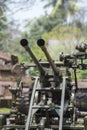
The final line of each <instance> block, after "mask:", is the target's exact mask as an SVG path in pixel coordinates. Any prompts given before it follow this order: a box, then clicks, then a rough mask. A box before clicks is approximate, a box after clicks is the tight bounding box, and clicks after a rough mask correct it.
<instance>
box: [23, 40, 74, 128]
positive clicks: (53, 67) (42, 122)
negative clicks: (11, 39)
mask: <svg viewBox="0 0 87 130" xmlns="http://www.w3.org/2000/svg"><path fill="white" fill-rule="evenodd" d="M37 44H38V46H39V47H40V48H41V49H42V51H43V52H44V54H45V56H46V58H47V60H48V65H49V68H47V67H46V66H45V67H43V66H44V64H45V63H43V64H40V63H39V62H38V60H37V59H36V57H35V56H34V54H33V53H32V51H31V49H30V48H29V46H28V41H27V40H26V39H22V40H21V45H22V46H23V47H24V48H25V50H26V51H27V52H28V54H29V55H30V56H31V58H32V59H33V61H34V62H35V64H36V66H37V67H38V70H39V72H40V76H37V77H36V78H35V83H34V86H33V92H32V96H31V102H30V107H29V112H28V117H27V122H26V127H25V130H36V129H38V130H45V129H46V128H47V129H58V130H62V129H68V128H70V129H71V128H73V125H72V126H71V127H70V125H69V124H72V123H73V113H74V112H73V106H72V103H71V101H70V100H71V91H72V84H71V77H70V73H69V70H68V69H67V68H65V72H62V71H61V69H60V68H62V67H63V64H61V65H60V64H59V63H55V62H54V61H53V60H52V58H51V56H50V55H49V53H48V51H47V49H46V47H45V41H44V40H43V39H39V40H38V41H37ZM48 65H47V66H48Z"/></svg>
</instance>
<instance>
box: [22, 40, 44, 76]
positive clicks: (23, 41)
mask: <svg viewBox="0 0 87 130" xmlns="http://www.w3.org/2000/svg"><path fill="white" fill-rule="evenodd" d="M20 44H21V46H23V47H24V48H25V50H26V51H27V52H28V54H29V55H30V56H31V58H32V59H33V61H34V63H35V64H36V65H37V67H38V70H39V72H40V74H41V75H45V70H44V69H43V68H42V66H41V64H40V63H39V62H38V60H37V58H36V57H35V55H34V54H33V52H32V51H31V49H30V47H29V46H28V41H27V40H26V39H22V40H21V41H20Z"/></svg>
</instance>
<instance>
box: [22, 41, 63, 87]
mask: <svg viewBox="0 0 87 130" xmlns="http://www.w3.org/2000/svg"><path fill="white" fill-rule="evenodd" d="M20 43H21V45H22V46H23V47H24V48H25V50H26V51H27V52H28V54H29V55H30V56H31V58H32V59H33V61H34V63H35V64H36V65H37V67H38V70H39V72H40V81H41V82H43V83H46V84H49V85H50V82H49V78H50V76H49V74H48V73H47V71H46V70H45V69H44V68H43V67H42V66H41V64H40V63H39V62H38V60H37V58H36V57H35V56H34V54H33V52H32V51H31V49H30V48H29V46H28V41H27V40H26V39H22V40H21V41H20ZM37 44H38V46H40V47H41V49H42V51H43V52H44V54H45V56H46V58H47V60H48V61H49V63H50V66H51V67H52V70H53V73H54V75H53V77H54V82H55V83H56V84H58V83H60V81H61V79H62V78H61V75H60V71H59V70H58V68H57V67H56V65H55V64H54V62H53V60H52V58H51V56H50V55H49V53H48V51H47V49H46V47H45V41H44V40H43V39H39V40H38V41H37ZM49 85H48V86H49Z"/></svg>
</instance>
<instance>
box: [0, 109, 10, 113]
mask: <svg viewBox="0 0 87 130" xmlns="http://www.w3.org/2000/svg"><path fill="white" fill-rule="evenodd" d="M8 113H10V108H0V114H8Z"/></svg>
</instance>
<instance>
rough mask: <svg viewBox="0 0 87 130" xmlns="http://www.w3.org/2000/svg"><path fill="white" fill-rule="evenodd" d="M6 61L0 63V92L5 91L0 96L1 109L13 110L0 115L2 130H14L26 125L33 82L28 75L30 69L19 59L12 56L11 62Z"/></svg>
mask: <svg viewBox="0 0 87 130" xmlns="http://www.w3.org/2000/svg"><path fill="white" fill-rule="evenodd" d="M3 57H5V56H3ZM3 57H1V58H3ZM4 60H5V58H4V59H3V60H1V62H0V90H2V89H3V92H2V93H1V94H2V95H1V96H0V108H3V107H5V108H11V109H10V111H9V113H8V112H5V113H4V112H3V113H0V129H1V128H3V127H4V129H6V130H7V129H9V130H13V129H16V128H17V127H18V125H24V124H25V117H26V115H27V113H28V107H29V102H30V98H31V94H32V83H33V82H32V79H31V76H29V75H27V74H26V71H27V70H28V69H29V68H28V67H27V66H25V65H24V64H21V63H19V61H18V57H16V56H14V55H11V58H10V57H9V60H8V59H6V60H5V61H4ZM2 61H3V64H2ZM4 87H5V88H6V89H4ZM3 93H4V94H3ZM4 97H5V98H4ZM12 124H13V125H14V124H15V125H16V128H14V127H15V126H13V127H12ZM22 127H23V126H22ZM19 128H20V126H19Z"/></svg>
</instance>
